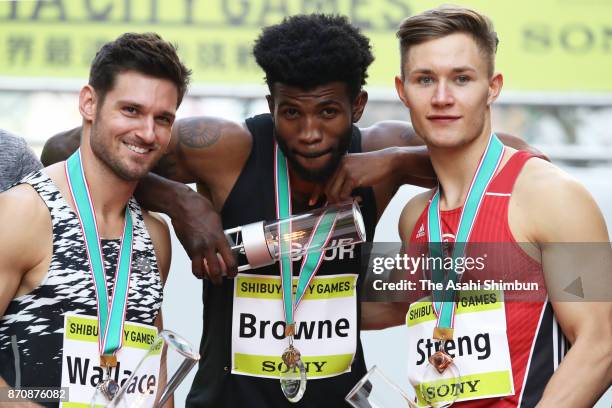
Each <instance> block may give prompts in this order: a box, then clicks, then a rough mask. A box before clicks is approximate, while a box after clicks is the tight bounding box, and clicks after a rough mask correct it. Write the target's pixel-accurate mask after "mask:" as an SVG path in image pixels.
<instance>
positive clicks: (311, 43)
mask: <svg viewBox="0 0 612 408" xmlns="http://www.w3.org/2000/svg"><path fill="white" fill-rule="evenodd" d="M253 54H254V55H255V60H256V61H257V64H259V66H260V67H261V68H262V69H263V70H264V72H265V74H266V76H265V80H266V83H267V84H268V88H269V89H270V92H272V86H273V85H274V83H277V82H278V83H282V84H286V85H289V86H295V87H298V88H302V89H312V88H315V87H317V86H320V85H324V84H327V83H330V82H335V81H340V82H344V83H345V84H346V85H347V88H348V92H349V96H350V97H351V100H353V99H354V98H356V97H357V95H358V94H359V92H360V91H361V88H362V87H363V85H365V83H366V78H367V77H368V74H367V70H368V66H369V65H370V64H371V63H372V61H374V56H373V55H372V47H371V45H370V40H369V39H368V38H367V37H366V36H364V35H363V34H361V32H360V30H359V29H358V28H357V27H355V26H353V25H351V24H350V23H349V21H348V19H347V18H346V17H343V16H337V15H325V14H308V15H296V16H292V17H288V18H285V19H284V20H283V21H282V22H281V23H280V24H276V25H273V26H270V27H267V28H265V29H264V30H263V32H262V33H261V35H260V36H259V38H257V40H256V41H255V47H254V49H253Z"/></svg>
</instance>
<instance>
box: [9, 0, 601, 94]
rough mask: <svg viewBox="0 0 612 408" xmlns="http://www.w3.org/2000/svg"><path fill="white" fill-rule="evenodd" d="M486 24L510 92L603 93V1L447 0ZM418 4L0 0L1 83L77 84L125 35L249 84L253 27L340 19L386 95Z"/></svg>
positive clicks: (214, 76)
mask: <svg viewBox="0 0 612 408" xmlns="http://www.w3.org/2000/svg"><path fill="white" fill-rule="evenodd" d="M452 3H458V4H462V5H466V6H470V7H474V8H476V9H478V10H480V11H482V12H484V13H485V14H487V15H488V16H490V17H491V18H492V19H493V22H494V24H495V27H496V30H497V32H498V33H499V37H500V40H501V42H500V47H499V51H498V58H497V69H498V70H500V71H502V72H503V73H504V76H505V89H506V90H512V91H527V92H534V91H536V92H537V91H557V92H570V93H571V92H582V93H584V92H589V93H591V92H596V93H601V92H612V75H610V69H611V67H612V19H611V18H610V16H612V2H611V1H609V0H538V1H537V2H534V1H530V0H514V1H488V0H474V1H453V2H452ZM438 4H439V2H433V1H425V0H168V1H165V0H21V1H20V0H18V1H0V77H2V78H3V80H5V81H6V80H7V79H10V78H18V77H21V78H63V79H68V78H86V77H87V69H88V67H89V64H90V62H91V59H92V57H93V55H94V53H95V51H96V50H97V49H98V48H99V46H100V44H102V43H104V42H106V41H108V40H111V39H113V38H115V37H117V36H118V35H119V34H121V33H123V32H126V31H135V32H142V31H155V32H158V33H159V34H160V35H162V36H163V37H164V38H166V39H168V40H170V41H172V42H175V43H176V44H178V46H179V51H180V54H181V55H182V57H183V58H184V60H185V62H186V64H187V65H188V66H189V67H190V68H192V69H193V71H194V78H193V79H194V82H195V83H196V84H198V83H199V84H219V85H235V84H258V85H261V84H262V83H263V78H262V77H263V74H262V72H261V71H260V70H259V69H258V67H257V66H256V64H255V63H254V60H253V57H252V55H251V48H252V44H253V41H254V39H255V38H256V37H257V35H258V34H259V32H260V31H261V28H262V27H264V26H266V25H270V24H274V23H277V22H279V21H280V20H282V18H283V17H285V16H289V15H292V14H296V13H309V12H315V11H319V12H326V13H338V14H343V15H346V16H348V17H349V18H350V19H351V21H352V22H353V23H354V24H356V25H358V26H359V27H361V28H362V29H363V30H364V31H365V33H366V34H367V35H368V36H369V37H370V38H371V39H372V43H373V48H374V53H375V56H376V61H375V62H374V64H373V65H372V67H371V69H370V71H369V72H370V77H369V79H368V84H369V85H371V86H379V87H392V86H393V77H394V76H395V75H396V74H397V72H398V69H399V55H398V45H397V40H396V38H395V31H396V29H397V26H398V24H399V23H400V22H401V21H402V19H403V18H405V17H407V16H409V15H411V14H414V13H417V12H420V11H422V10H425V9H427V8H431V7H434V6H437V5H438Z"/></svg>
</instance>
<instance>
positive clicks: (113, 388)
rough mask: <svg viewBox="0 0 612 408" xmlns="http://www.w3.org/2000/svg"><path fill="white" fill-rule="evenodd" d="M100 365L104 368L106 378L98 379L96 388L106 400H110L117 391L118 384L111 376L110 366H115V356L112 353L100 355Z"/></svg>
mask: <svg viewBox="0 0 612 408" xmlns="http://www.w3.org/2000/svg"><path fill="white" fill-rule="evenodd" d="M100 366H101V367H103V368H105V369H106V378H104V380H102V381H100V383H99V384H98V386H97V388H98V389H99V390H100V392H101V393H102V395H104V397H105V398H106V399H107V400H109V401H112V399H113V398H114V397H115V394H117V392H118V391H119V384H117V381H115V380H113V379H112V378H111V368H114V367H117V357H116V356H114V355H102V356H100Z"/></svg>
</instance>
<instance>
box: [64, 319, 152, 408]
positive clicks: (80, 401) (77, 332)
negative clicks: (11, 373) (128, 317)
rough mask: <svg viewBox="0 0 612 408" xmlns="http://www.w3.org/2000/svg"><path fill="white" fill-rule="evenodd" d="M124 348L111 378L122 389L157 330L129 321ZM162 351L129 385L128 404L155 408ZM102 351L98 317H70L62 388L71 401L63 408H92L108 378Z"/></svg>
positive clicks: (65, 340)
mask: <svg viewBox="0 0 612 408" xmlns="http://www.w3.org/2000/svg"><path fill="white" fill-rule="evenodd" d="M123 336H124V338H123V347H122V348H121V349H120V350H119V351H118V352H117V367H115V368H112V369H111V377H112V378H113V379H114V380H115V381H117V383H118V384H119V385H120V386H122V385H123V384H124V382H125V381H126V380H127V379H128V377H129V376H130V375H131V374H132V372H133V370H134V369H135V368H136V366H137V364H138V363H139V362H140V360H141V358H142V357H143V356H144V355H145V354H146V353H147V351H148V350H149V348H150V345H151V343H153V341H154V340H155V337H156V336H157V328H156V327H155V326H148V325H144V324H139V323H130V322H125V325H124V327H123ZM160 355H161V349H160V350H159V352H157V355H154V356H153V357H151V358H148V359H147V360H146V363H145V364H143V365H142V366H141V367H140V369H139V370H138V371H139V372H138V374H139V375H138V376H137V377H134V378H133V379H132V380H131V381H130V383H129V384H128V388H127V393H126V402H127V403H128V405H126V406H129V401H130V400H135V399H138V400H139V401H143V400H144V403H142V405H139V406H142V407H152V406H153V402H154V401H155V396H156V392H157V389H158V386H159V364H160ZM99 363H100V356H99V352H98V322H97V319H96V318H95V317H91V316H79V315H75V314H67V315H66V316H65V318H64V353H63V356H62V387H69V388H70V393H69V395H70V401H69V402H63V403H62V404H61V407H62V408H89V406H90V403H91V399H92V397H93V395H94V392H95V388H96V386H97V385H98V383H99V382H100V381H102V379H103V378H104V374H105V372H104V369H103V368H101V367H100V364H99Z"/></svg>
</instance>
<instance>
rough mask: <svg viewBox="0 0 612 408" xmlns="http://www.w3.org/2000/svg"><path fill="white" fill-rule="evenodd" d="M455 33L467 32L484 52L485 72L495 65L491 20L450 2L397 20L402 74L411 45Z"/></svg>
mask: <svg viewBox="0 0 612 408" xmlns="http://www.w3.org/2000/svg"><path fill="white" fill-rule="evenodd" d="M455 33H465V34H468V35H470V36H471V37H472V38H473V39H474V41H476V44H477V45H478V48H479V49H480V51H481V52H483V54H484V55H485V56H486V58H487V62H488V69H489V75H493V71H494V69H495V53H496V52H497V45H498V44H499V39H498V38H497V33H496V32H495V30H494V28H493V23H492V22H491V20H490V19H489V18H488V17H487V16H485V15H483V14H480V13H478V12H477V11H474V10H471V9H468V8H464V7H454V6H441V7H438V8H435V9H431V10H427V11H424V12H422V13H420V14H416V15H414V16H410V17H408V18H406V19H405V20H404V21H402V23H401V24H400V27H399V30H398V32H397V38H399V40H400V52H401V61H402V62H401V63H402V66H401V67H400V69H401V72H402V75H403V73H404V64H405V63H406V55H407V54H408V50H409V49H410V47H412V46H413V45H418V44H422V43H424V42H426V41H430V40H435V39H438V38H442V37H446V36H447V35H451V34H455Z"/></svg>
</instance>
